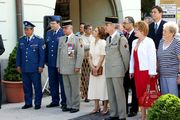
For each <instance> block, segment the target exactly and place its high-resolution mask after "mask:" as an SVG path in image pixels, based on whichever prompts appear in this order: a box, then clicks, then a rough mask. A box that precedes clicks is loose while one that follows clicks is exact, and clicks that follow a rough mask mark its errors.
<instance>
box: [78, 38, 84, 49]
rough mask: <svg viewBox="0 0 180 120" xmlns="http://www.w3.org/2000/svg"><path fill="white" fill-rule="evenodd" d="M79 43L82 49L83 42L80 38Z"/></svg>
mask: <svg viewBox="0 0 180 120" xmlns="http://www.w3.org/2000/svg"><path fill="white" fill-rule="evenodd" d="M79 43H80V44H81V45H80V47H81V48H82V47H83V40H82V39H81V38H80V39H79Z"/></svg>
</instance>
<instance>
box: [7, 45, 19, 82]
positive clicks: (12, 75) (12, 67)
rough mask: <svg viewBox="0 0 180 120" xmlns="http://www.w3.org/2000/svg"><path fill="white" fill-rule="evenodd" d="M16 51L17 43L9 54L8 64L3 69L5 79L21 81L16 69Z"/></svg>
mask: <svg viewBox="0 0 180 120" xmlns="http://www.w3.org/2000/svg"><path fill="white" fill-rule="evenodd" d="M16 51H17V45H16V46H15V48H14V49H13V51H12V53H11V54H10V55H9V60H8V65H7V68H6V69H5V70H4V80H5V81H21V74H20V73H18V72H17V71H16Z"/></svg>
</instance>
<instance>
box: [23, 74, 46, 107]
mask: <svg viewBox="0 0 180 120" xmlns="http://www.w3.org/2000/svg"><path fill="white" fill-rule="evenodd" d="M22 80H23V88H24V95H25V104H26V105H32V98H33V90H32V85H33V86H34V91H35V100H34V104H35V105H41V100H42V86H41V74H40V73H38V72H32V73H26V72H23V73H22Z"/></svg>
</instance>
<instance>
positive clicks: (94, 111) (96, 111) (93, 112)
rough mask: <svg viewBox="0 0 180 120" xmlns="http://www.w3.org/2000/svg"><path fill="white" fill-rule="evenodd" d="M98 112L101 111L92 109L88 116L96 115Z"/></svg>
mask: <svg viewBox="0 0 180 120" xmlns="http://www.w3.org/2000/svg"><path fill="white" fill-rule="evenodd" d="M100 111H101V109H100V108H99V109H98V110H96V109H94V110H93V111H91V112H90V114H96V113H99V112H100Z"/></svg>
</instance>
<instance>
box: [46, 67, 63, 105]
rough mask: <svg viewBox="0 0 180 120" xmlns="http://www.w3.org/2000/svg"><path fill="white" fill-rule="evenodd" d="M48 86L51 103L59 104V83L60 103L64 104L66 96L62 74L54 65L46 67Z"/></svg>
mask: <svg viewBox="0 0 180 120" xmlns="http://www.w3.org/2000/svg"><path fill="white" fill-rule="evenodd" d="M48 75H49V87H50V91H51V97H52V104H59V101H60V98H59V84H60V88H61V105H66V96H65V91H64V84H63V78H62V75H60V74H59V73H58V71H57V68H56V67H50V66H49V67H48Z"/></svg>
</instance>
